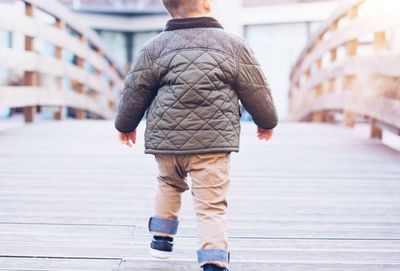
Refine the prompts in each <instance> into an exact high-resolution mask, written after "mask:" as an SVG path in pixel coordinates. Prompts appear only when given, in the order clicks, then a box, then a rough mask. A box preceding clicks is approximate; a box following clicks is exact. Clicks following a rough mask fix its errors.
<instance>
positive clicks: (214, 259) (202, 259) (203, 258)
mask: <svg viewBox="0 0 400 271" xmlns="http://www.w3.org/2000/svg"><path fill="white" fill-rule="evenodd" d="M197 260H198V262H199V264H200V266H203V265H205V264H207V263H221V264H222V265H224V266H226V265H227V264H229V261H230V259H229V252H228V251H226V250H223V249H201V250H198V251H197Z"/></svg>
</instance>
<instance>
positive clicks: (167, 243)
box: [150, 236, 174, 259]
mask: <svg viewBox="0 0 400 271" xmlns="http://www.w3.org/2000/svg"><path fill="white" fill-rule="evenodd" d="M173 246H174V239H173V238H172V237H162V236H153V239H152V240H151V244H150V254H151V256H153V257H155V258H159V259H168V258H169V257H170V255H171V253H172V250H173Z"/></svg>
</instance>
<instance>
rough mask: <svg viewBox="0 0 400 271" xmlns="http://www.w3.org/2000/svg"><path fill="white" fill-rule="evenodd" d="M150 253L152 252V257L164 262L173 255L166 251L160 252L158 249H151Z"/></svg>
mask: <svg viewBox="0 0 400 271" xmlns="http://www.w3.org/2000/svg"><path fill="white" fill-rule="evenodd" d="M149 252H150V255H151V256H153V257H154V258H157V259H163V260H165V259H168V258H169V257H170V256H171V254H172V252H165V251H160V250H156V249H152V248H150V249H149Z"/></svg>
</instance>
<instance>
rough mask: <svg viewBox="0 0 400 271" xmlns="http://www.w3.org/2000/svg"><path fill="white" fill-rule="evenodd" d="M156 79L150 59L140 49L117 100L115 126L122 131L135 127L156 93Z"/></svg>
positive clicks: (132, 129) (128, 131) (128, 130)
mask: <svg viewBox="0 0 400 271" xmlns="http://www.w3.org/2000/svg"><path fill="white" fill-rule="evenodd" d="M157 87H158V81H157V80H156V79H155V77H154V75H153V72H152V60H151V58H150V56H149V54H148V53H147V51H146V50H142V51H141V52H140V53H139V55H138V57H137V58H136V61H135V63H134V64H133V65H132V67H131V69H130V71H129V73H128V75H127V77H126V79H125V86H124V89H123V91H122V95H121V98H120V101H119V106H118V111H117V116H116V118H115V128H116V129H117V130H118V131H120V132H122V133H130V132H132V131H134V130H135V129H136V127H137V126H138V125H139V123H140V121H141V119H142V118H143V115H144V113H145V112H146V109H147V108H148V107H149V106H150V103H151V102H152V100H153V98H154V96H155V95H156V93H157Z"/></svg>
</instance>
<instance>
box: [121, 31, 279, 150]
mask: <svg viewBox="0 0 400 271" xmlns="http://www.w3.org/2000/svg"><path fill="white" fill-rule="evenodd" d="M243 44H244V43H243V40H241V39H239V38H236V37H234V36H231V35H229V34H226V33H225V32H224V31H223V30H220V29H214V28H208V29H204V28H197V29H185V30H178V31H168V32H163V33H161V34H160V35H159V36H158V37H156V38H155V39H153V40H152V41H150V42H149V43H148V44H147V45H146V46H145V49H144V51H143V53H142V54H141V55H140V57H139V59H138V62H140V63H141V64H137V65H135V66H134V67H132V70H131V72H130V74H129V75H128V77H127V80H126V87H125V91H124V95H123V97H122V99H121V104H120V108H119V113H118V115H117V120H116V126H117V129H118V128H119V130H121V128H125V130H133V129H135V128H136V126H137V122H138V119H140V118H141V117H142V116H143V114H144V112H145V110H146V109H147V108H148V107H149V109H148V114H147V128H146V132H145V147H146V153H172V154H179V153H202V152H213V151H218V152H219V151H228V152H230V151H238V150H239V135H240V121H239V99H240V100H241V101H242V103H243V105H244V106H245V107H246V109H248V111H249V112H250V114H252V115H253V117H254V119H255V121H256V124H258V125H259V126H260V127H263V128H266V126H270V127H271V126H274V125H276V114H275V108H274V106H273V103H272V98H271V95H270V92H269V89H268V85H267V83H266V80H265V77H264V75H263V73H262V71H261V68H260V66H259V65H258V63H257V62H256V61H255V59H254V55H253V52H252V51H251V49H250V48H249V47H247V45H243Z"/></svg>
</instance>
